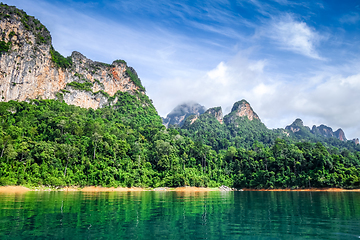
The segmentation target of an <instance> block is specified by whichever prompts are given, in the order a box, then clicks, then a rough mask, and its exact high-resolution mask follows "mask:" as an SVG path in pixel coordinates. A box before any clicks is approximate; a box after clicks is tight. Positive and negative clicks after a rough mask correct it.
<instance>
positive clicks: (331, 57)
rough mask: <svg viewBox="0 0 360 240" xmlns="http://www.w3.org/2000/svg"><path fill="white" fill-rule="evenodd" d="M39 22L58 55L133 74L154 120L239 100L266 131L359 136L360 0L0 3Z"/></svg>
mask: <svg viewBox="0 0 360 240" xmlns="http://www.w3.org/2000/svg"><path fill="white" fill-rule="evenodd" d="M2 1H3V3H6V4H8V5H14V6H16V7H18V8H20V9H23V10H24V11H26V12H27V13H28V14H29V15H32V16H35V17H36V18H37V19H39V20H40V21H41V22H42V23H43V24H44V25H45V26H46V27H47V28H48V29H49V31H50V33H51V35H52V40H53V46H54V48H55V49H56V50H57V51H59V52H60V53H61V54H62V55H64V56H69V55H70V54H71V53H72V51H79V52H81V53H82V54H84V55H85V56H86V57H88V58H90V59H92V60H94V61H101V62H106V63H111V62H112V61H114V60H116V59H123V60H125V61H126V62H127V63H128V65H129V66H132V67H134V68H135V70H136V71H137V73H138V75H139V77H140V79H141V81H142V83H143V85H144V86H145V88H146V92H147V95H148V96H149V97H150V98H151V99H152V100H153V103H154V105H155V107H156V109H157V110H158V113H159V114H160V116H166V115H167V114H168V113H169V112H170V111H171V110H172V109H173V108H175V107H176V106H177V105H179V104H182V103H184V102H188V101H195V102H198V103H200V104H201V105H204V106H205V107H207V108H210V107H217V106H221V107H222V109H223V112H224V113H225V114H226V113H228V112H229V111H230V110H231V107H232V105H233V104H234V103H235V102H236V101H239V100H242V99H246V100H247V101H248V102H249V103H250V104H251V106H252V108H253V109H254V111H255V112H256V113H257V114H258V115H259V117H260V119H261V120H262V122H263V123H265V125H266V126H267V127H268V128H284V127H285V126H287V125H290V124H291V123H292V122H293V121H294V120H295V119H296V118H301V119H302V120H303V121H304V124H305V125H307V126H310V127H312V125H320V124H324V125H327V126H330V127H332V128H333V130H334V131H335V130H337V129H338V128H342V129H343V130H344V131H345V134H346V137H347V138H348V139H353V138H356V137H360V124H359V123H360V107H359V100H360V99H359V98H360V54H359V53H360V31H359V30H360V0H326V1H317V0H314V1H312V0H309V1H301V0H298V1H291V0H267V1H265V0H264V1H261V0H233V1H229V0H207V1H196V0H191V1H190V0H184V1H171V0H146V1H144V0H114V1H110V0H61V1H59V0H2Z"/></svg>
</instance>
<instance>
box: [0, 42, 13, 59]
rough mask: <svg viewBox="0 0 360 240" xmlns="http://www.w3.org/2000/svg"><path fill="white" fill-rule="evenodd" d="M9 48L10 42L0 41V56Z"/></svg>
mask: <svg viewBox="0 0 360 240" xmlns="http://www.w3.org/2000/svg"><path fill="white" fill-rule="evenodd" d="M10 48H11V42H4V41H0V56H1V54H2V53H4V52H8V51H9V50H10Z"/></svg>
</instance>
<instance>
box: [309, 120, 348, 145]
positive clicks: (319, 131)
mask: <svg viewBox="0 0 360 240" xmlns="http://www.w3.org/2000/svg"><path fill="white" fill-rule="evenodd" d="M311 132H312V133H313V134H315V135H320V136H323V137H336V138H337V139H339V140H341V141H346V137H345V133H344V131H343V130H342V129H341V128H339V129H338V130H337V131H336V132H333V130H332V128H331V127H328V126H325V125H323V124H321V125H320V126H319V127H317V126H315V125H314V126H313V127H312V129H311Z"/></svg>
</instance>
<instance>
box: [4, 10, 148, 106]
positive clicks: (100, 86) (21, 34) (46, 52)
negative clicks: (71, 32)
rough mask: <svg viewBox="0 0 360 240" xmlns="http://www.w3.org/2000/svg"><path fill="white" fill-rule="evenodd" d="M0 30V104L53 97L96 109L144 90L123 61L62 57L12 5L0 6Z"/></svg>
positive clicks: (74, 55)
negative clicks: (126, 93) (119, 95)
mask: <svg viewBox="0 0 360 240" xmlns="http://www.w3.org/2000/svg"><path fill="white" fill-rule="evenodd" d="M0 31H1V36H2V41H0V46H1V49H0V52H1V56H0V101H10V100H17V101H26V100H28V99H36V98H41V99H59V100H64V101H65V102H66V103H67V104H73V105H77V106H81V107H85V108H90V107H91V108H93V109H96V108H99V107H103V106H105V105H108V104H109V103H115V102H116V101H117V98H116V97H114V98H111V97H112V96H114V95H115V93H116V92H118V91H121V92H125V91H126V92H129V93H134V92H135V91H138V92H141V93H144V91H145V89H144V88H143V87H142V85H141V82H140V79H139V78H138V76H137V74H136V72H135V71H134V70H133V69H132V68H131V67H128V66H127V64H126V62H125V61H121V60H117V61H114V62H113V63H112V64H111V65H110V64H105V63H100V62H94V61H92V60H90V59H88V58H86V57H85V56H83V55H82V54H80V53H78V52H73V53H72V55H71V57H68V58H64V57H63V56H61V54H59V53H58V52H56V51H55V50H54V49H53V47H52V44H51V36H50V33H49V31H48V30H47V29H46V27H45V26H44V25H42V24H41V23H40V21H38V20H37V19H35V18H34V17H32V16H29V15H27V14H26V13H25V12H24V11H22V10H19V9H17V8H15V7H11V6H7V5H6V4H1V5H0ZM109 99H110V100H109Z"/></svg>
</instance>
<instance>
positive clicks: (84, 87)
mask: <svg viewBox="0 0 360 240" xmlns="http://www.w3.org/2000/svg"><path fill="white" fill-rule="evenodd" d="M67 86H70V87H73V88H75V89H78V90H83V91H88V92H92V89H91V88H92V86H93V84H92V83H91V82H84V83H79V82H71V83H68V84H67Z"/></svg>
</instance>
